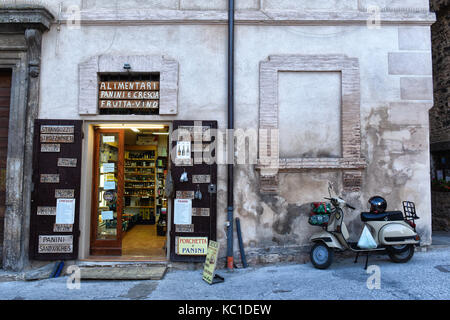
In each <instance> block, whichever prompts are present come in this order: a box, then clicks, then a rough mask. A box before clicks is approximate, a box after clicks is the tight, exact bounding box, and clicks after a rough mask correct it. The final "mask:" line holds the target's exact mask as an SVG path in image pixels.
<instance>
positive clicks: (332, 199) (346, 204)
mask: <svg viewBox="0 0 450 320" xmlns="http://www.w3.org/2000/svg"><path fill="white" fill-rule="evenodd" d="M324 199H326V200H330V201H339V200H340V202H343V203H345V206H346V207H348V208H350V209H352V210H355V209H356V208H355V207H353V206H351V205H349V204H348V203H347V202H345V201H344V200H343V199H337V198H327V197H324Z"/></svg>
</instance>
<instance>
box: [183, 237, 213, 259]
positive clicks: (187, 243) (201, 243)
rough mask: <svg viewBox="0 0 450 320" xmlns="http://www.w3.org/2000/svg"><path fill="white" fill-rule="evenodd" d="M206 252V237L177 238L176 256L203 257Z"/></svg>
mask: <svg viewBox="0 0 450 320" xmlns="http://www.w3.org/2000/svg"><path fill="white" fill-rule="evenodd" d="M207 250H208V238H207V237H177V254H179V255H189V256H190V255H193V256H197V255H205V256H206V251H207Z"/></svg>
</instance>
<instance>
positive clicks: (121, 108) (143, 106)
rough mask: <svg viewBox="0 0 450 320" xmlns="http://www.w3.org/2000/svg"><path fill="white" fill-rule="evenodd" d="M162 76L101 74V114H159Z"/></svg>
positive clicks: (152, 74) (151, 74) (148, 74)
mask: <svg viewBox="0 0 450 320" xmlns="http://www.w3.org/2000/svg"><path fill="white" fill-rule="evenodd" d="M159 84H160V74H159V73H145V74H142V73H140V74H132V73H130V74H123V73H122V74H101V75H100V76H99V86H98V87H99V92H98V108H99V112H100V114H122V115H133V114H137V115H144V114H147V115H148V114H159V101H160V100H159V98H160V93H159V92H160V91H159Z"/></svg>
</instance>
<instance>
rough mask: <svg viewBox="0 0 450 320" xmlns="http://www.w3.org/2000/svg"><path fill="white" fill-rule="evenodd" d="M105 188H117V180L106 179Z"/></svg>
mask: <svg viewBox="0 0 450 320" xmlns="http://www.w3.org/2000/svg"><path fill="white" fill-rule="evenodd" d="M103 189H105V190H114V189H116V182H115V181H105V185H104V187H103Z"/></svg>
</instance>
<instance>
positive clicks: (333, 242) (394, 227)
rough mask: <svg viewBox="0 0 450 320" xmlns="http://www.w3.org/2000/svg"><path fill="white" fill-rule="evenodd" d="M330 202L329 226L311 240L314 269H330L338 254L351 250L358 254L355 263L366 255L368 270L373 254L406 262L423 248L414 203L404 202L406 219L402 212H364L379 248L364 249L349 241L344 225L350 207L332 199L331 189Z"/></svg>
mask: <svg viewBox="0 0 450 320" xmlns="http://www.w3.org/2000/svg"><path fill="white" fill-rule="evenodd" d="M328 191H329V194H330V197H329V198H325V199H326V200H329V201H330V202H331V204H332V206H333V207H334V210H332V212H331V214H330V218H329V222H328V224H326V225H324V226H322V228H323V230H322V231H321V232H318V233H315V234H314V235H313V236H312V237H311V238H310V240H311V241H312V242H313V243H314V245H313V247H312V248H311V252H310V258H311V262H312V264H313V265H314V267H316V268H318V269H326V268H328V267H329V266H330V265H331V263H332V262H333V257H334V252H335V251H338V252H343V251H346V250H350V251H352V252H355V253H356V258H355V261H354V262H355V263H356V262H357V261H358V257H359V255H360V254H365V255H366V264H365V269H367V265H368V260H369V253H371V252H377V253H386V252H387V254H388V255H389V258H390V259H391V260H392V261H393V262H396V263H406V262H408V261H409V260H410V259H411V258H412V257H413V255H414V251H415V246H420V237H419V235H418V234H417V232H416V225H415V223H414V220H416V219H419V217H418V216H417V215H416V209H415V205H414V203H413V202H410V201H403V210H404V213H405V215H404V216H403V214H402V212H401V211H386V212H384V213H371V212H362V213H361V220H362V221H363V222H364V224H365V226H367V228H368V229H369V231H370V233H371V235H372V237H373V239H374V240H375V242H376V245H377V246H376V248H373V249H361V248H359V247H358V246H357V244H358V243H356V242H349V241H348V239H349V233H348V230H347V227H346V225H345V223H344V210H343V209H342V207H346V208H349V209H352V210H355V208H354V207H353V206H351V205H349V204H348V203H347V202H346V201H345V200H344V199H342V198H340V197H331V192H330V188H329V190H328Z"/></svg>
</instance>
